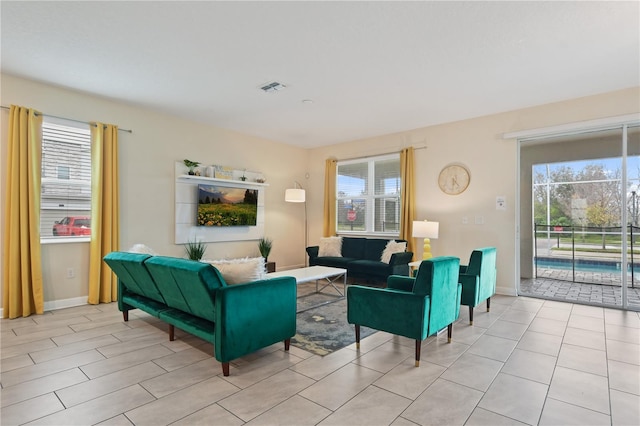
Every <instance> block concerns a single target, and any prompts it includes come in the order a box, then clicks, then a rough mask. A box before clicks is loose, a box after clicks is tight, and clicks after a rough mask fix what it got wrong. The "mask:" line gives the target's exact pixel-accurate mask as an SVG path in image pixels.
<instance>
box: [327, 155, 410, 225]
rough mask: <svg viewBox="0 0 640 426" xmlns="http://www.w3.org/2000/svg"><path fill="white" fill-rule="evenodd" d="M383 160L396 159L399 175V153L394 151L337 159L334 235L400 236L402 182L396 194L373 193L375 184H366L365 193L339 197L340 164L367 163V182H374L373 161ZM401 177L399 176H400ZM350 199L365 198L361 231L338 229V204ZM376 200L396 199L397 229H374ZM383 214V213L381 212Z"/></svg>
mask: <svg viewBox="0 0 640 426" xmlns="http://www.w3.org/2000/svg"><path fill="white" fill-rule="evenodd" d="M385 160H397V161H398V176H399V177H400V153H394V154H386V155H380V156H375V157H362V158H356V159H351V160H344V161H338V164H337V167H336V193H335V197H336V229H335V232H336V235H359V236H374V237H377V236H378V237H399V236H400V226H399V223H400V214H401V208H400V203H401V199H400V193H401V191H402V183H401V184H400V187H399V188H398V194H397V195H396V196H393V195H389V194H378V195H376V194H375V184H371V185H369V184H368V185H366V186H367V193H366V194H362V195H360V196H358V197H352V196H345V197H340V196H339V193H340V184H339V172H340V166H346V165H350V164H361V163H368V167H367V182H375V167H374V165H375V163H376V162H379V161H385ZM400 179H401V177H400ZM351 199H364V200H365V204H366V210H365V229H364V230H362V231H351V230H344V229H339V225H340V224H339V218H338V208H339V206H340V204H341V203H342V202H345V201H348V200H351ZM377 200H381V201H382V202H383V204H384V203H385V201H387V200H397V201H396V205H397V206H398V208H397V209H396V211H395V213H394V215H395V216H397V223H398V230H397V231H395V230H394V231H391V232H387V231H376V230H375V209H376V201H377ZM381 214H382V215H383V216H384V213H381Z"/></svg>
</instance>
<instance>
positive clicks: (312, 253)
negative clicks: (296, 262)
mask: <svg viewBox="0 0 640 426" xmlns="http://www.w3.org/2000/svg"><path fill="white" fill-rule="evenodd" d="M319 251H320V246H311V247H307V254H308V255H309V259H314V258H316V257H318V253H319Z"/></svg>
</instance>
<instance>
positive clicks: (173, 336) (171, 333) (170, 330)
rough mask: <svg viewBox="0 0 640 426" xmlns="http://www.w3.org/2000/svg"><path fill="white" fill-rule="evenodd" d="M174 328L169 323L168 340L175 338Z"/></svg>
mask: <svg viewBox="0 0 640 426" xmlns="http://www.w3.org/2000/svg"><path fill="white" fill-rule="evenodd" d="M175 331H176V328H175V327H174V326H173V325H172V324H169V341H171V342H173V341H174V340H175V338H176V333H175Z"/></svg>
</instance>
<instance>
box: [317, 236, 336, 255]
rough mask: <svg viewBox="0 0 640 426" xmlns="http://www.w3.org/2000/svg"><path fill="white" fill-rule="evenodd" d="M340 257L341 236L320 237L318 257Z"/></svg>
mask: <svg viewBox="0 0 640 426" xmlns="http://www.w3.org/2000/svg"><path fill="white" fill-rule="evenodd" d="M323 256H331V257H342V237H326V238H320V248H319V249H318V257H323Z"/></svg>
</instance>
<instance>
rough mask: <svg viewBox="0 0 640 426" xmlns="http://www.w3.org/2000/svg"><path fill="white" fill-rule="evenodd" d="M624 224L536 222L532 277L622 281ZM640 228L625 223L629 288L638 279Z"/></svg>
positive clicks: (598, 281)
mask: <svg viewBox="0 0 640 426" xmlns="http://www.w3.org/2000/svg"><path fill="white" fill-rule="evenodd" d="M623 229H624V228H623V227H619V226H618V227H589V226H557V225H546V224H536V225H535V233H534V243H535V244H534V264H535V277H536V278H538V277H540V276H541V275H544V276H549V275H550V272H549V271H562V272H556V273H553V278H554V279H560V280H566V281H573V282H584V283H590V284H613V285H616V284H618V285H621V282H622V237H623V232H622V231H623ZM639 239H640V228H639V227H637V226H632V225H629V226H628V227H627V274H628V277H629V279H628V281H627V282H629V283H630V286H631V287H632V288H635V281H637V280H640V275H639V276H638V277H636V273H638V274H640V263H636V261H638V262H640V241H639Z"/></svg>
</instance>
